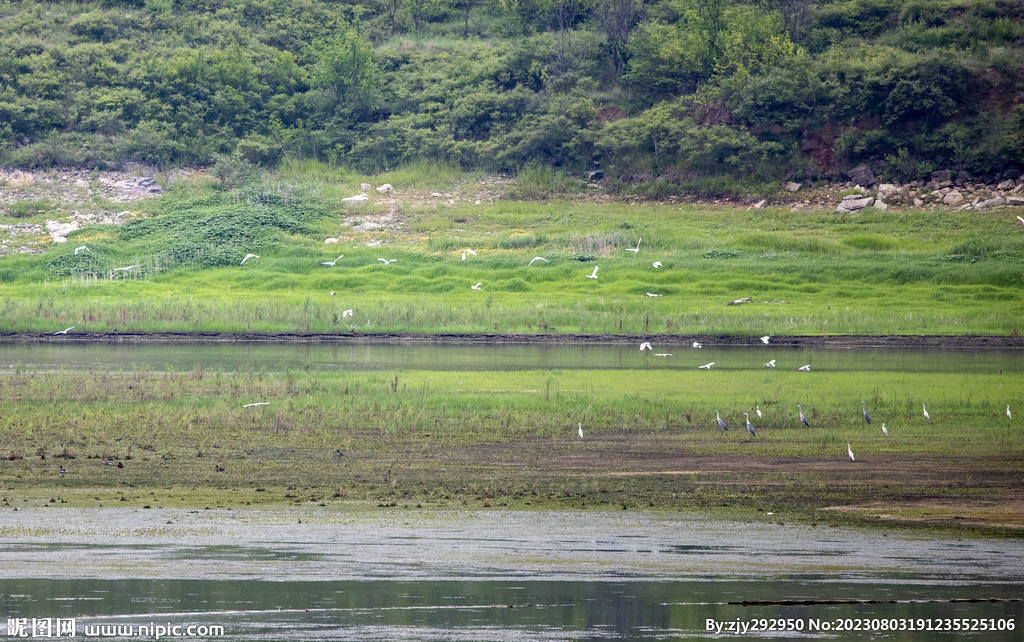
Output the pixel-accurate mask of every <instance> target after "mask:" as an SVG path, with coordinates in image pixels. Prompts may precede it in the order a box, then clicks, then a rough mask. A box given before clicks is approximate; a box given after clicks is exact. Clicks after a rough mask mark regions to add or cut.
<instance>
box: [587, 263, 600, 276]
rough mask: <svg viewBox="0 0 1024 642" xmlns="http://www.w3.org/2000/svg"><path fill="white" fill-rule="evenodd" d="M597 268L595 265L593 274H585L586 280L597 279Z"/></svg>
mask: <svg viewBox="0 0 1024 642" xmlns="http://www.w3.org/2000/svg"><path fill="white" fill-rule="evenodd" d="M597 267H598V266H596V265H595V266H594V272H593V273H591V274H587V275H586V277H587V278H588V279H596V278H597Z"/></svg>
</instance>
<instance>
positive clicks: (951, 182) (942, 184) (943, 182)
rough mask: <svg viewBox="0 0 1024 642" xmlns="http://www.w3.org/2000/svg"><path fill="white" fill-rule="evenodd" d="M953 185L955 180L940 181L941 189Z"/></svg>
mask: <svg viewBox="0 0 1024 642" xmlns="http://www.w3.org/2000/svg"><path fill="white" fill-rule="evenodd" d="M947 187H953V181H939V189H945V188H947Z"/></svg>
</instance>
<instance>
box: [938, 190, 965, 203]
mask: <svg viewBox="0 0 1024 642" xmlns="http://www.w3.org/2000/svg"><path fill="white" fill-rule="evenodd" d="M942 202H943V203H945V204H946V205H959V204H960V203H963V202H964V195H963V194H961V193H960V192H958V191H956V190H953V191H952V192H950V193H949V194H946V195H945V196H944V197H943V198H942Z"/></svg>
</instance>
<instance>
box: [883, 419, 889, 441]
mask: <svg viewBox="0 0 1024 642" xmlns="http://www.w3.org/2000/svg"><path fill="white" fill-rule="evenodd" d="M882 434H883V435H885V436H886V437H888V436H889V431H888V430H886V429H885V422H884V421H883V422H882Z"/></svg>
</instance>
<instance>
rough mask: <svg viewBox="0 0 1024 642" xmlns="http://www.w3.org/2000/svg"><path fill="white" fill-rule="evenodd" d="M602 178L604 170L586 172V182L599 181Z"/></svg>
mask: <svg viewBox="0 0 1024 642" xmlns="http://www.w3.org/2000/svg"><path fill="white" fill-rule="evenodd" d="M602 178H604V170H603V169H595V170H594V171H592V172H587V180H588V181H599V180H601V179H602Z"/></svg>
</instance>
